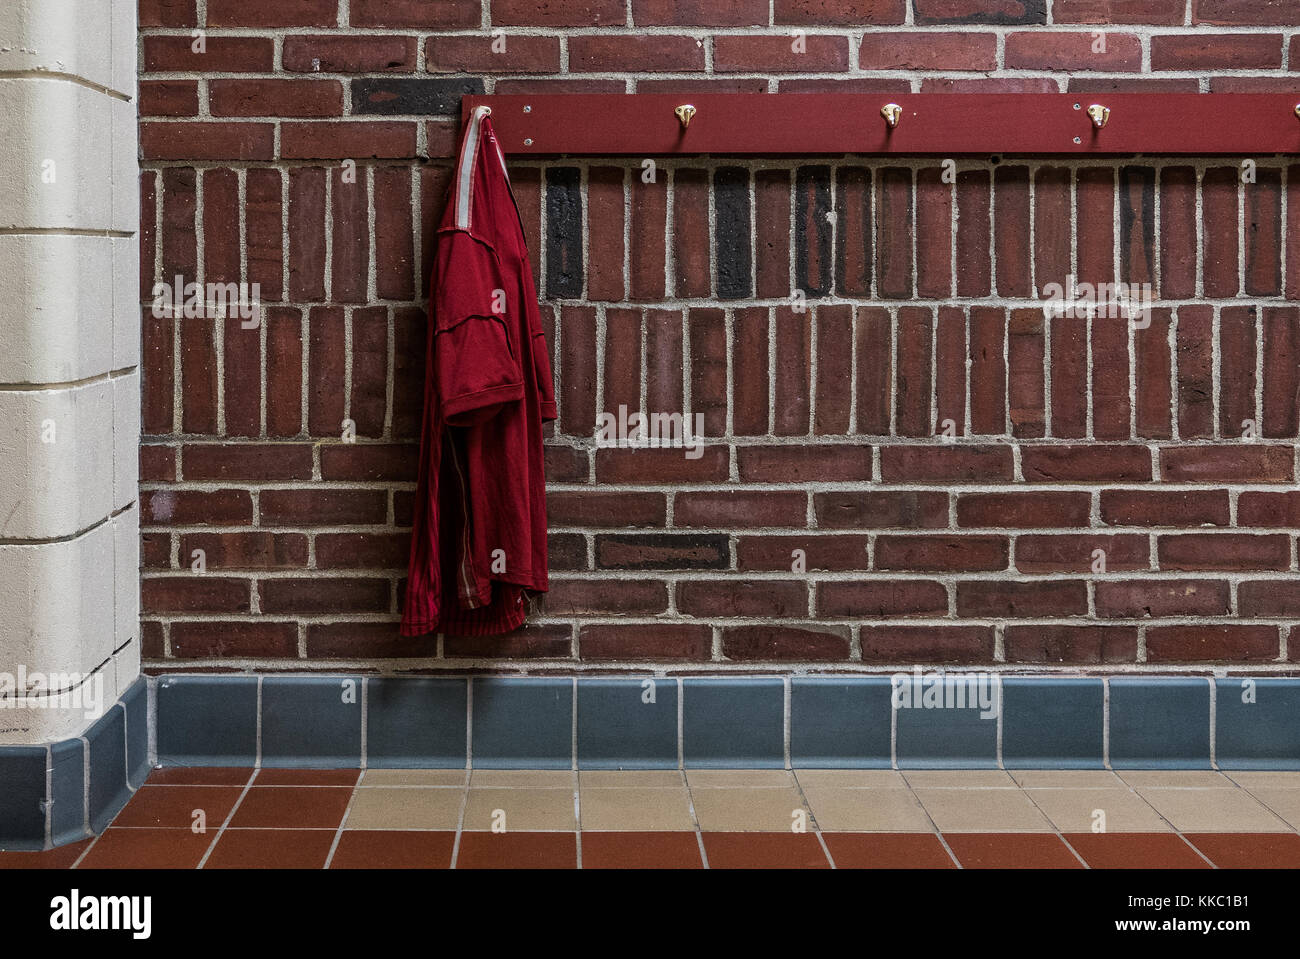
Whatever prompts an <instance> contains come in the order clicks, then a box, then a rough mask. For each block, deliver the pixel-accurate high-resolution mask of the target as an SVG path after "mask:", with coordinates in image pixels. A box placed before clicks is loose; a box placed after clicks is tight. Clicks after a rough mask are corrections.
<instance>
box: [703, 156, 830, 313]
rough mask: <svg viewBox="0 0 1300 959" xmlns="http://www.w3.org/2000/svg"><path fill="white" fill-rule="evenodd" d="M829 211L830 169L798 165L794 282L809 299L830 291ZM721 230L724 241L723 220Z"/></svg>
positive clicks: (720, 233) (796, 178) (719, 224)
mask: <svg viewBox="0 0 1300 959" xmlns="http://www.w3.org/2000/svg"><path fill="white" fill-rule="evenodd" d="M715 205H716V201H715ZM746 206H748V204H746ZM830 213H831V168H830V167H828V166H801V167H799V168H798V169H797V170H796V171H795V215H794V239H795V268H794V283H795V288H796V289H800V290H803V291H804V294H805V296H807V297H809V298H812V297H820V296H826V295H827V294H829V293H830V291H831V263H832V258H833V252H832V249H831V224H830V219H829V217H830ZM718 233H719V242H721V237H722V236H723V235H724V234H723V223H722V221H721V220H719V223H718Z"/></svg>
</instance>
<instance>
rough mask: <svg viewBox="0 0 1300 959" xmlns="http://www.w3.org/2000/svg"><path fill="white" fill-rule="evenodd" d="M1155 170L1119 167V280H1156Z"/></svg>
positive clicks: (1133, 281) (1152, 281)
mask: <svg viewBox="0 0 1300 959" xmlns="http://www.w3.org/2000/svg"><path fill="white" fill-rule="evenodd" d="M1155 238H1156V171H1155V170H1154V169H1153V168H1151V167H1146V166H1124V167H1120V171H1119V281H1120V282H1122V283H1127V284H1133V285H1139V286H1140V285H1145V284H1154V283H1155Z"/></svg>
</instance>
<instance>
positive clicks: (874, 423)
mask: <svg viewBox="0 0 1300 959" xmlns="http://www.w3.org/2000/svg"><path fill="white" fill-rule="evenodd" d="M891 335H892V334H891V320H890V316H889V313H888V311H887V310H885V309H884V308H883V307H871V306H865V307H860V308H859V309H858V310H857V313H856V316H855V317H854V337H855V342H856V349H857V361H858V369H857V431H858V432H859V433H862V434H865V435H867V436H884V435H887V434H888V433H889V431H890V416H891V411H892V409H893V388H892V387H891V385H890V378H891V376H892V370H893V351H892V349H891V347H890V338H891Z"/></svg>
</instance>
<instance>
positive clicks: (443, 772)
mask: <svg viewBox="0 0 1300 959" xmlns="http://www.w3.org/2000/svg"><path fill="white" fill-rule="evenodd" d="M468 778H469V772H468V771H467V770H464V769H367V770H366V772H365V775H363V776H362V777H361V785H362V786H464V785H465V781H466V780H467V779H468Z"/></svg>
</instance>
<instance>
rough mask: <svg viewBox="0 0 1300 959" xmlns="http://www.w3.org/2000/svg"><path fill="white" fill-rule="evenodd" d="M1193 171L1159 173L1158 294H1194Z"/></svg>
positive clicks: (1180, 169) (1173, 296)
mask: <svg viewBox="0 0 1300 959" xmlns="http://www.w3.org/2000/svg"><path fill="white" fill-rule="evenodd" d="M1197 247H1198V242H1197V237H1196V171H1195V170H1194V169H1192V168H1191V167H1166V168H1164V169H1162V170H1161V171H1160V293H1161V296H1163V297H1164V298H1166V299H1182V298H1186V297H1191V296H1193V295H1194V294H1195V293H1196V258H1197Z"/></svg>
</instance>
